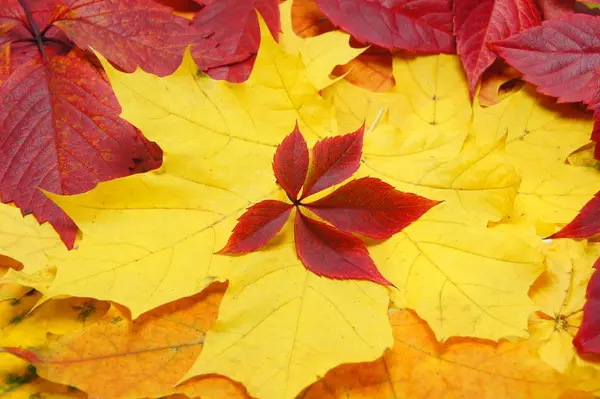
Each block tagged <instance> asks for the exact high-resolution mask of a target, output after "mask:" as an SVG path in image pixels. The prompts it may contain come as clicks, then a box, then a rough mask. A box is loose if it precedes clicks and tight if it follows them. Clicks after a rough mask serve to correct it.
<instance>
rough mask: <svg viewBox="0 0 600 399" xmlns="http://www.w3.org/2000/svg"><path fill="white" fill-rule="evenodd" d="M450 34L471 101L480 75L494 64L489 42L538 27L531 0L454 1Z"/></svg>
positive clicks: (537, 18)
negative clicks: (467, 84) (455, 41)
mask: <svg viewBox="0 0 600 399" xmlns="http://www.w3.org/2000/svg"><path fill="white" fill-rule="evenodd" d="M453 7H454V32H455V33H456V36H457V38H456V40H457V48H458V54H459V55H460V59H461V60H462V63H463V67H464V69H465V72H466V74H467V78H468V79H467V80H468V83H469V91H470V92H471V97H473V95H474V93H475V88H476V87H477V83H478V82H479V79H480V78H481V75H482V74H483V72H484V71H485V70H486V69H487V68H489V67H490V65H492V63H493V62H494V61H495V60H496V54H494V53H493V52H492V50H491V49H490V48H489V47H488V43H489V42H491V41H498V40H501V39H505V38H507V37H510V36H512V35H514V34H516V33H518V32H520V31H522V30H525V29H529V28H531V27H533V26H537V25H539V24H540V14H539V11H538V9H537V6H536V4H535V2H534V1H533V0H454V5H453Z"/></svg>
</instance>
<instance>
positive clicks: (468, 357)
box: [301, 310, 573, 399]
mask: <svg viewBox="0 0 600 399" xmlns="http://www.w3.org/2000/svg"><path fill="white" fill-rule="evenodd" d="M390 321H391V323H392V325H393V331H394V347H393V348H392V349H391V350H389V351H387V352H386V353H385V355H384V356H383V358H381V359H378V360H377V361H375V362H372V363H360V364H351V365H342V366H340V367H337V368H335V369H333V370H332V371H330V372H329V373H327V375H326V376H325V378H324V379H323V380H321V381H319V382H318V383H316V384H314V385H313V386H311V387H310V388H309V389H308V390H307V391H306V393H305V394H304V395H302V396H301V398H303V399H342V398H344V399H346V398H347V399H363V398H365V399H366V398H386V397H401V398H404V397H406V398H411V399H412V398H414V399H418V398H431V397H443V398H449V399H450V398H457V399H458V398H474V397H478V398H486V399H488V398H489V399H494V398H498V397H518V398H539V399H546V398H558V397H561V395H562V394H563V393H564V392H566V391H567V390H568V389H569V388H570V387H571V386H572V385H573V383H572V382H570V381H569V379H568V378H566V377H565V376H563V375H561V374H560V373H558V372H557V371H555V370H553V369H552V368H551V367H549V366H548V365H547V364H545V363H544V362H543V361H541V360H540V359H539V357H538V356H537V354H536V341H534V340H527V341H522V342H517V343H509V342H506V341H503V342H500V343H498V344H494V343H489V342H482V341H466V340H461V339H460V338H458V339H453V340H451V341H449V342H447V343H445V344H440V343H439V342H437V341H436V339H435V335H434V334H433V333H432V331H431V329H430V328H429V327H428V326H427V323H425V322H424V321H422V320H421V319H419V318H418V317H417V316H415V315H414V313H412V312H411V311H409V310H396V311H394V312H393V313H391V315H390ZM566 397H569V396H566Z"/></svg>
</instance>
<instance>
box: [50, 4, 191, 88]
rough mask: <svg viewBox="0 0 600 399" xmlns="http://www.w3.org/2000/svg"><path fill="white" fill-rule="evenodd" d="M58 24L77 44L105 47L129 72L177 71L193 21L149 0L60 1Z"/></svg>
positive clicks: (104, 52) (102, 50) (55, 14)
mask: <svg viewBox="0 0 600 399" xmlns="http://www.w3.org/2000/svg"><path fill="white" fill-rule="evenodd" d="M52 16H53V22H54V25H56V26H58V27H60V28H61V29H63V30H64V31H65V32H66V33H67V34H68V35H69V37H70V38H71V40H73V41H74V42H75V43H76V44H77V46H79V47H80V48H83V49H86V48H87V47H88V46H90V47H92V48H93V49H94V50H96V51H98V52H100V53H101V54H102V55H104V56H105V57H106V58H108V59H109V60H110V61H112V62H114V63H115V64H116V65H118V66H119V67H121V68H122V69H123V70H125V71H126V72H133V71H135V69H136V67H137V66H139V67H141V68H142V69H143V70H145V71H146V72H149V73H153V74H156V75H159V76H166V75H169V74H171V73H173V72H174V71H175V70H176V69H177V67H178V66H179V64H181V60H182V58H183V52H184V50H185V48H186V47H187V45H188V44H189V41H190V38H191V36H190V30H189V22H188V21H187V20H186V19H185V18H182V17H178V16H176V15H173V14H172V13H171V9H170V8H168V7H165V6H163V5H161V4H158V3H156V2H154V1H148V0H61V1H60V2H57V7H56V9H55V10H54V11H53V15H52Z"/></svg>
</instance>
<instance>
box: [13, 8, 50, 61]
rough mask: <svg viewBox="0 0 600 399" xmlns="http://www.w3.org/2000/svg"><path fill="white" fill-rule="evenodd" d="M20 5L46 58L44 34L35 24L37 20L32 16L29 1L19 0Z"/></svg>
mask: <svg viewBox="0 0 600 399" xmlns="http://www.w3.org/2000/svg"><path fill="white" fill-rule="evenodd" d="M19 4H20V5H21V7H22V8H23V10H24V11H25V15H26V16H27V21H28V22H29V26H30V27H31V30H32V31H33V32H32V33H33V37H34V39H35V42H36V43H37V45H38V47H39V49H40V53H42V57H43V58H46V52H45V51H44V42H43V41H42V34H41V33H40V29H39V28H38V26H37V24H36V23H35V20H34V19H33V15H32V14H31V10H30V9H29V6H28V5H27V1H26V0H19Z"/></svg>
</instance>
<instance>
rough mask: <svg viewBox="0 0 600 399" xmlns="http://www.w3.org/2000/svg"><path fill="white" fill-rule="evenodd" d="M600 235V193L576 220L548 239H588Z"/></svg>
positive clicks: (585, 206) (586, 205)
mask: <svg viewBox="0 0 600 399" xmlns="http://www.w3.org/2000/svg"><path fill="white" fill-rule="evenodd" d="M598 233H600V192H597V193H596V195H595V196H594V198H592V199H591V200H590V201H589V202H588V203H587V204H585V205H584V207H583V208H582V209H581V211H579V213H578V214H577V216H576V217H575V219H573V220H572V221H571V222H570V223H569V224H567V225H566V226H565V227H563V228H562V229H561V230H559V231H557V232H556V233H554V234H552V235H551V236H549V237H548V238H551V239H552V238H586V237H591V236H593V235H594V234H598Z"/></svg>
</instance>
